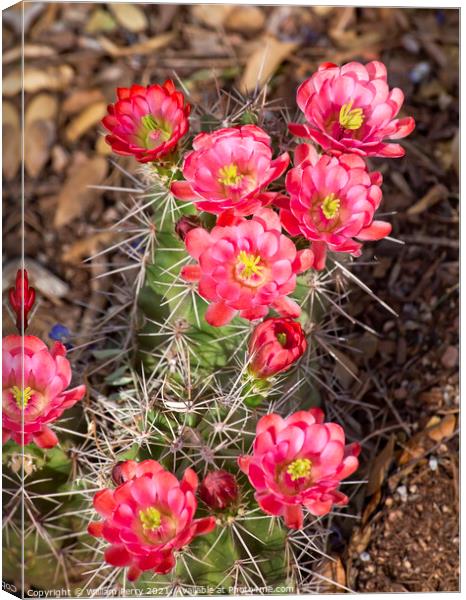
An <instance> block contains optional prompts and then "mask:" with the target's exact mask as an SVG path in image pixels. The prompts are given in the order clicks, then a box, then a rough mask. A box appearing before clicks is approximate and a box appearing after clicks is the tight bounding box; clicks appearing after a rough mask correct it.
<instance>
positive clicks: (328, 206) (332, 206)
mask: <svg viewBox="0 0 466 600" xmlns="http://www.w3.org/2000/svg"><path fill="white" fill-rule="evenodd" d="M340 204H341V202H340V199H339V198H335V194H334V193H332V194H328V196H325V198H324V199H323V201H322V204H321V209H322V212H323V213H324V215H325V218H326V219H333V218H334V217H336V216H337V215H338V211H339V210H340Z"/></svg>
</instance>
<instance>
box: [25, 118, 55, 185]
mask: <svg viewBox="0 0 466 600" xmlns="http://www.w3.org/2000/svg"><path fill="white" fill-rule="evenodd" d="M54 142H55V126H54V124H53V123H52V122H51V121H44V120H42V119H41V120H40V121H34V122H33V123H31V124H30V125H29V126H28V129H27V144H25V146H24V166H25V168H26V172H27V174H28V175H29V176H30V177H37V176H38V175H39V174H40V172H41V171H42V169H43V167H44V166H45V165H46V164H47V162H48V161H49V158H50V150H51V148H52V146H53V143H54Z"/></svg>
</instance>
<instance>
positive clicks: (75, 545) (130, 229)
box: [3, 84, 370, 596]
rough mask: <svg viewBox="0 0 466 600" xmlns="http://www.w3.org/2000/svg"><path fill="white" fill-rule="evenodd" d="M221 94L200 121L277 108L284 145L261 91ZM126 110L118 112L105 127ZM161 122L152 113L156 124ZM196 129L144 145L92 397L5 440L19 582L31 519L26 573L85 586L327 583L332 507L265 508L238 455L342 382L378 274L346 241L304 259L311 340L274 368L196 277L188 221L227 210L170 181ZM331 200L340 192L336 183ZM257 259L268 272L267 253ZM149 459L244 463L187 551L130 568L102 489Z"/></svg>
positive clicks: (150, 589)
mask: <svg viewBox="0 0 466 600" xmlns="http://www.w3.org/2000/svg"><path fill="white" fill-rule="evenodd" d="M156 87H157V86H156ZM164 90H165V91H164V92H163V93H164V94H167V95H169V96H170V97H171V98H175V99H176V95H174V94H175V92H174V88H173V84H165V86H164ZM173 101H175V100H173ZM176 101H178V100H176ZM221 106H222V98H220V99H219V102H218V103H217V105H216V106H214V107H209V108H208V109H205V110H202V109H200V108H199V107H197V110H198V111H200V113H201V114H199V113H198V114H196V115H194V118H193V119H192V128H191V132H190V136H192V137H193V136H194V135H195V134H196V133H200V132H210V131H215V130H217V129H218V128H219V127H223V128H225V127H238V126H241V125H245V124H250V123H254V124H258V125H264V126H265V122H266V120H267V121H268V122H267V125H268V128H269V131H272V132H273V134H274V136H273V145H274V146H279V145H280V144H281V143H282V141H283V139H284V137H285V122H284V120H282V119H281V118H279V117H276V116H275V115H274V114H273V113H272V114H270V113H267V110H266V108H267V105H266V103H265V96H264V94H263V93H262V92H261V93H260V94H258V95H257V96H256V98H254V99H253V100H251V101H247V102H245V101H243V100H242V99H241V98H240V99H238V103H237V106H231V104H230V106H229V107H228V113H229V114H222V112H221ZM183 110H184V113H183V116H180V117H179V119H180V122H179V124H178V125H177V126H179V127H180V128H181V129H180V131H182V128H183V127H184V122H185V121H184V120H185V119H186V118H187V113H188V112H189V109H187V108H186V106H184V109H183ZM112 123H113V122H111V121H107V122H105V121H104V124H105V126H106V127H107V128H110V127H111V126H112ZM157 123H158V121H154V120H153V119H152V120H149V119H145V121H144V127H145V128H146V129H147V131H146V129H145V130H144V131H145V132H146V134H147V135H149V133H148V132H150V131H152V130H153V128H154V127H157V126H158V125H157ZM196 127H197V130H196ZM164 131H165V130H164ZM177 131H178V130H177ZM164 135H165V133H164ZM167 135H168V134H167ZM182 135H183V134H182V133H180V136H179V137H178V139H177V140H176V141H177V142H178V145H177V146H170V140H168V141H167V139H165V138H164V144H165V145H166V153H165V156H157V159H156V160H155V158H154V157H155V154H154V152H152V150H151V152H152V154H151V155H150V156H146V154H144V152H142V150H140V151H138V154H137V155H136V154H135V155H136V157H137V158H138V160H140V161H141V162H144V161H145V160H146V158H147V160H148V161H150V162H147V164H144V165H143V166H142V167H141V170H140V172H139V175H140V178H139V179H135V177H134V176H133V175H132V174H128V176H129V177H130V180H131V181H133V182H134V181H137V182H138V183H137V187H136V188H135V190H134V195H130V197H129V200H128V201H127V205H126V207H125V209H124V214H123V216H122V218H121V220H120V221H119V222H118V223H116V224H115V225H114V229H115V230H116V231H117V232H118V237H119V241H118V243H117V244H115V245H113V246H111V247H110V248H108V249H107V251H106V252H107V253H109V254H114V253H115V252H116V253H118V257H119V260H120V263H121V259H124V260H125V262H126V264H124V265H123V266H122V267H120V266H119V267H118V268H116V269H115V271H109V273H108V275H112V276H113V277H114V285H113V288H112V290H111V291H110V292H109V295H108V299H109V304H110V307H111V308H110V311H109V314H108V315H104V316H102V317H101V318H100V320H99V322H97V323H96V332H98V334H99V335H98V336H96V337H98V338H99V340H100V341H99V342H97V343H96V344H94V345H93V347H90V348H87V349H86V350H84V351H83V352H82V353H81V355H80V361H79V363H75V365H74V368H75V373H76V376H79V377H82V376H83V375H86V380H87V381H88V382H89V385H88V398H87V399H86V401H84V402H83V403H81V405H80V406H79V407H75V408H73V409H72V410H71V411H69V412H68V413H66V417H65V418H64V419H62V421H61V422H60V424H59V425H57V426H56V427H55V429H56V431H57V433H58V434H59V438H60V445H59V446H58V447H55V448H53V449H52V450H43V449H38V448H37V447H35V446H34V445H28V446H25V448H24V459H23V460H22V461H21V459H20V458H18V446H16V445H15V444H14V443H13V442H12V441H10V442H8V443H7V445H6V446H4V459H3V460H4V472H5V478H6V486H5V493H6V495H7V501H6V504H5V511H4V513H5V524H6V525H5V528H4V532H5V533H4V540H5V541H4V546H5V549H6V552H4V555H6V561H5V564H4V574H5V575H4V577H5V578H6V579H7V580H10V581H12V582H15V585H17V586H18V587H20V581H19V579H18V577H17V573H15V570H16V571H17V566H18V565H17V561H18V556H19V554H20V553H19V548H20V546H21V543H22V542H21V536H22V535H24V549H25V556H26V564H25V582H26V584H25V587H26V588H27V589H30V588H31V587H35V588H38V589H48V590H50V589H60V588H63V587H66V588H68V589H69V590H70V591H71V595H74V594H77V595H90V596H93V595H102V590H115V589H118V590H121V593H122V594H124V593H125V591H126V590H129V589H131V588H132V589H133V590H135V592H134V593H137V592H136V590H139V591H140V590H142V593H143V594H144V595H171V594H174V593H179V594H183V595H190V594H193V593H195V594H199V595H211V594H240V593H261V594H268V593H272V594H273V593H307V592H318V591H319V585H320V581H321V579H323V580H325V577H323V578H321V579H320V576H319V563H320V561H321V560H322V559H323V557H325V556H326V549H327V545H328V539H329V535H330V532H331V529H330V526H331V520H332V516H331V515H324V516H320V517H319V516H314V515H313V514H312V513H311V512H306V513H305V515H304V522H303V524H302V527H300V528H299V529H298V530H296V529H291V528H288V527H287V526H286V523H285V522H284V519H283V518H281V517H279V516H274V515H273V514H270V513H267V512H264V511H263V510H261V508H260V506H259V505H258V500H257V498H258V495H257V493H255V490H254V488H253V486H252V485H251V482H250V479H248V477H247V476H246V475H245V474H244V473H243V472H241V470H240V469H239V467H238V457H240V456H245V455H250V454H251V452H252V448H253V442H254V439H255V436H256V425H257V423H258V421H259V420H260V418H261V417H263V416H265V415H269V414H273V413H274V414H277V415H283V416H286V415H290V414H291V413H296V412H298V411H309V410H311V409H316V408H317V407H319V406H321V405H322V404H323V402H322V398H321V395H320V390H322V389H324V388H326V390H327V392H332V390H331V389H330V388H328V386H327V384H326V381H325V380H326V367H327V365H329V357H333V358H335V360H340V359H339V357H338V352H337V351H336V347H338V345H340V343H341V338H340V327H341V325H340V324H339V318H340V317H344V316H348V318H349V319H350V320H351V321H352V322H354V319H353V318H352V317H349V315H347V313H346V311H345V303H346V302H347V296H348V282H350V283H351V284H354V283H357V284H360V285H361V286H362V287H364V284H362V283H360V282H359V280H357V278H356V277H355V276H354V275H353V273H352V271H351V268H350V262H349V261H350V259H348V258H345V255H343V258H342V255H341V254H332V255H330V256H329V258H328V260H327V268H326V269H325V270H316V269H306V268H302V269H300V270H299V269H298V268H297V267H296V285H295V287H294V289H293V290H292V291H291V294H290V296H291V297H292V299H293V300H294V301H295V302H296V303H297V305H299V307H300V315H299V317H297V319H296V321H297V322H298V323H299V324H300V326H301V327H300V330H301V329H302V331H303V332H304V334H305V336H306V338H307V348H306V349H305V351H304V348H305V345H303V347H302V351H301V353H302V354H303V355H302V356H301V357H300V360H299V361H298V362H296V364H294V365H293V366H292V368H291V369H290V368H288V367H289V366H290V365H288V364H287V365H286V369H285V368H283V369H282V370H278V372H277V373H275V374H272V375H271V376H267V377H259V376H257V374H254V372H253V370H252V369H251V368H250V367H251V358H252V356H251V350H250V348H249V347H248V340H250V338H251V334H252V332H253V330H254V324H253V323H251V321H249V320H246V319H245V318H242V317H241V316H239V315H235V316H233V318H232V319H231V320H230V321H229V322H228V323H226V324H224V325H222V326H215V325H214V324H212V323H211V322H208V320H209V317H207V319H206V312H207V309H208V306H209V303H208V302H207V301H206V300H205V298H204V297H203V296H202V295H201V294H200V293H199V291H198V288H197V285H196V284H195V283H192V282H190V281H187V280H186V278H183V277H182V272H183V268H184V267H186V266H188V265H192V263H193V261H192V259H191V257H190V255H189V253H188V250H187V244H186V235H189V233H188V231H189V230H192V229H193V228H194V227H202V228H203V230H204V231H206V232H209V231H211V230H212V228H213V227H214V226H215V221H216V218H217V217H216V216H215V215H214V214H212V213H209V212H204V211H200V210H198V209H197V208H196V207H195V206H194V205H193V203H192V202H185V201H182V200H178V199H176V198H175V196H174V195H173V193H172V192H171V189H172V188H171V186H172V184H173V183H174V182H180V181H181V180H182V172H181V165H182V157H183V154H184V151H185V150H186V149H187V148H188V147H189V146H190V143H191V142H192V137H189V138H188V137H186V136H185V137H184V139H183V141H182V142H180V141H179V138H180V137H182ZM165 137H166V136H165ZM112 143H115V141H114V140H113V141H112ZM181 144H182V145H181ZM115 147H118V146H115ZM125 147H126V146H125ZM128 147H129V146H128ZM282 156H283V155H282ZM283 160H285V159H283ZM277 168H278V167H277ZM222 177H223V178H224V179H225V181H226V182H227V183H226V184H225V185H229V184H230V182H233V183H234V182H235V181H236V178H237V177H238V175H237V172H236V171H235V170H234V169H233V168H231V169H230V170H227V171H222ZM109 189H111V188H109ZM271 189H272V190H273V191H272V192H271V193H272V194H273V195H274V198H279V196H280V194H281V193H282V192H283V182H280V179H278V181H275V182H272V183H271ZM327 205H328V206H327ZM326 206H327V208H328V210H330V209H332V210H334V209H337V208H338V207H337V203H336V202H335V200H334V198H333V199H331V201H329V202H327V204H326ZM329 207H330V208H329ZM250 214H251V213H249V215H250ZM249 215H247V216H249ZM235 218H236V217H235ZM293 239H294V243H296V247H297V249H298V255H297V256H300V257H302V258H300V260H304V257H305V256H306V255H305V253H306V252H308V251H307V250H306V248H307V247H308V244H307V243H306V241H305V240H304V238H302V237H299V236H295V237H294V238H293ZM300 252H301V253H303V254H300ZM244 264H245V268H247V269H250V270H251V272H252V273H253V272H254V268H255V263H251V264H249V263H244ZM293 268H294V267H293ZM118 277H119V278H120V281H119V282H117V278H118ZM366 291H369V292H370V290H366ZM277 306H278V303H277ZM276 310H277V311H278V308H277V309H276ZM294 360H295V359H294ZM325 408H326V410H327V411H328V412H329V413H330V414H331V415H332V416H333V415H336V417H337V419H338V420H340V416H341V413H342V409H341V407H338V402H335V400H334V399H332V397H331V396H330V397H329V399H328V400H327V402H326V405H325ZM311 412H312V411H311ZM313 414H314V413H313ZM315 414H317V412H316V413H315ZM145 460H152V461H157V462H158V463H159V464H160V465H161V467H163V469H165V470H166V471H168V472H170V473H172V474H175V475H176V476H177V477H178V478H181V476H182V474H183V473H185V472H186V470H188V471H189V469H192V470H193V471H194V472H195V473H197V476H198V477H199V479H200V480H203V479H204V478H205V477H206V476H207V475H208V474H209V473H211V472H216V471H217V470H222V471H225V472H226V473H227V474H228V473H229V474H230V475H231V476H232V477H234V479H235V481H236V485H237V493H235V494H234V497H232V499H231V502H230V501H229V502H227V503H226V504H225V506H222V507H219V506H215V505H214V504H212V503H211V502H210V503H209V501H207V500H205V498H207V497H208V495H207V496H206V495H203V494H201V495H200V497H199V496H198V499H197V502H198V505H197V512H196V518H200V519H203V518H208V517H212V516H213V517H214V518H215V525H216V526H215V529H213V530H212V531H210V532H209V533H206V535H200V536H199V537H194V538H193V539H191V541H190V543H189V544H187V545H182V546H181V547H179V548H178V547H176V548H175V560H176V564H175V565H174V566H173V568H171V569H169V570H168V572H164V573H160V574H156V573H154V572H153V571H152V570H145V571H143V572H142V573H141V574H140V577H139V578H138V579H137V580H136V581H127V579H126V576H125V575H126V574H130V573H129V571H128V569H122V568H120V567H117V566H112V564H108V562H106V557H108V554H105V553H106V552H107V548H108V540H106V539H102V538H101V537H99V535H97V534H96V535H94V534H95V533H96V531H97V530H98V529H99V527H100V526H96V525H95V523H94V517H95V511H94V508H93V506H92V501H93V498H94V497H95V494H96V492H98V491H99V490H102V489H106V488H109V489H110V490H112V492H111V493H113V490H114V489H115V487H116V486H119V485H123V483H124V482H125V481H128V479H124V480H122V481H123V483H122V482H121V481H120V482H119V481H113V480H112V472H113V473H114V478H115V471H114V467H115V465H116V464H118V463H119V462H120V461H135V462H136V463H138V464H140V463H141V462H142V461H145ZM305 461H307V462H305V463H299V461H297V467H296V469H297V470H295V471H289V470H288V471H287V473H292V474H293V475H292V479H293V481H294V479H296V478H298V479H299V477H304V475H303V474H302V473H301V467H303V469H304V470H303V473H304V471H305V470H306V469H307V468H309V469H310V468H311V462H310V461H308V460H307V459H305ZM125 464H126V463H125ZM22 467H23V468H22ZM353 470H354V469H353ZM154 477H155V476H154ZM21 485H22V486H23V489H24V494H23V498H21V495H20V494H18V489H19V487H18V486H21ZM118 489H119V488H118ZM193 489H194V488H193ZM201 498H204V500H202V499H201ZM22 500H23V501H24V508H25V516H24V521H25V522H24V528H23V527H22V522H21V514H20V510H19V508H20V505H21V501H22ZM334 510H338V509H336V508H335V509H334ZM327 513H328V511H327ZM140 514H141V513H140ZM342 514H343V513H342ZM143 516H144V518H143V517H141V519H142V521H141V522H142V524H143V528H144V527H146V526H147V527H152V526H153V525H154V523H157V524H158V523H159V522H160V514H159V513H158V512H157V511H155V512H154V513H147V514H146V513H144V515H143ZM144 519H145V520H144ZM157 526H158V525H157ZM88 527H89V532H88ZM99 531H100V530H99ZM144 531H145V530H144ZM96 537H97V538H98V539H95V538H96ZM44 565H45V567H44ZM121 566H125V565H123V564H122V565H121ZM125 571H126V573H125ZM130 579H132V577H130ZM83 590H84V592H83Z"/></svg>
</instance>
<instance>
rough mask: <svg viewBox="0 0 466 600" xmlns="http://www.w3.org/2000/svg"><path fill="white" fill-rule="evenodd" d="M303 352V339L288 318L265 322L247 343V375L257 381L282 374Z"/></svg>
mask: <svg viewBox="0 0 466 600" xmlns="http://www.w3.org/2000/svg"><path fill="white" fill-rule="evenodd" d="M306 348H307V342H306V337H305V335H304V331H303V330H302V327H301V325H300V324H299V323H297V322H296V321H293V320H292V319H289V318H277V319H266V320H265V321H263V322H262V323H261V324H260V325H258V326H257V327H256V328H255V330H254V332H253V334H252V336H251V339H250V340H249V354H250V357H251V358H250V365H249V372H250V373H251V374H252V375H253V376H254V377H256V378H258V379H266V378H268V377H271V376H272V375H277V374H278V373H282V372H283V371H286V370H287V369H289V368H290V367H291V366H292V365H293V364H294V363H295V362H296V361H297V360H298V359H299V358H300V357H301V356H302V355H303V354H304V352H305V351H306Z"/></svg>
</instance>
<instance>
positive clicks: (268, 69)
mask: <svg viewBox="0 0 466 600" xmlns="http://www.w3.org/2000/svg"><path fill="white" fill-rule="evenodd" d="M297 47H298V44H296V43H295V42H280V41H279V40H277V39H276V38H274V37H273V36H265V37H264V38H263V39H262V41H261V43H260V44H259V46H258V47H257V50H255V52H253V53H252V55H251V56H250V57H249V59H248V61H247V63H246V68H245V70H244V74H243V77H242V78H241V82H240V90H241V91H242V92H244V93H248V92H252V91H254V90H255V89H260V88H261V87H262V86H263V85H264V84H265V83H266V82H267V81H268V79H269V78H270V77H271V76H272V75H273V74H274V73H275V71H276V70H277V69H278V67H279V66H280V65H281V64H282V62H283V61H284V60H285V59H286V58H287V57H288V56H289V55H290V54H291V53H292V52H294V51H295V50H296V48H297Z"/></svg>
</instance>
